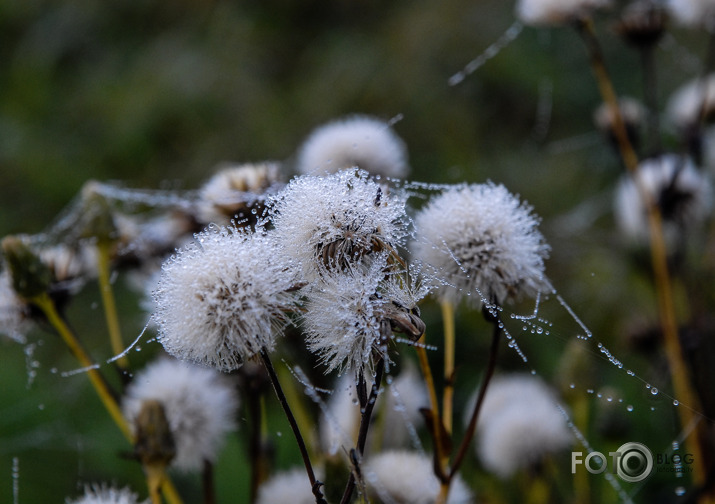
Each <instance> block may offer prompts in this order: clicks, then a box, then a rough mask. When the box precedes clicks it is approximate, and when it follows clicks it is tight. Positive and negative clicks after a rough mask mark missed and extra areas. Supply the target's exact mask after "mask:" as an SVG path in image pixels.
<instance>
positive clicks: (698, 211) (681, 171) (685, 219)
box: [615, 154, 712, 244]
mask: <svg viewBox="0 0 715 504" xmlns="http://www.w3.org/2000/svg"><path fill="white" fill-rule="evenodd" d="M635 177H638V180H639V182H640V184H641V187H642V188H643V189H644V190H645V191H646V192H647V194H648V195H649V197H650V198H654V199H655V201H656V202H657V203H658V205H659V208H660V211H661V216H662V218H663V231H664V233H665V238H666V240H667V241H668V242H669V243H671V244H674V243H676V241H677V240H678V239H679V238H680V237H681V236H682V233H683V231H687V230H689V229H692V228H693V227H697V225H698V224H700V223H702V221H703V220H704V219H705V218H706V217H707V216H708V215H709V213H710V209H711V207H712V187H711V183H710V180H709V179H708V178H707V177H705V176H704V175H703V174H702V173H700V172H699V171H698V170H697V168H695V165H694V164H693V162H692V161H691V160H690V159H689V158H686V157H683V156H679V155H676V154H665V155H662V156H659V157H657V158H652V159H648V160H645V161H643V162H641V164H640V165H639V166H638V171H637V172H636V174H635ZM615 217H616V221H617V223H618V225H619V228H620V229H621V231H622V232H623V234H624V235H625V236H627V237H629V238H630V239H631V240H633V241H634V242H636V243H641V244H642V243H647V241H648V238H649V236H650V235H649V227H648V208H647V205H646V203H645V202H644V201H643V198H642V197H641V193H640V191H639V190H638V186H637V185H636V182H635V181H634V179H633V178H632V177H624V178H623V179H622V180H621V182H620V183H619V185H618V187H617V188H616V195H615Z"/></svg>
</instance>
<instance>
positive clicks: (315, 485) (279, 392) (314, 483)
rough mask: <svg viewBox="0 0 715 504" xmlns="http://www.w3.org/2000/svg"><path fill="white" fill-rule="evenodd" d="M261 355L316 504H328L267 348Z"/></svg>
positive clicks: (262, 350) (263, 349)
mask: <svg viewBox="0 0 715 504" xmlns="http://www.w3.org/2000/svg"><path fill="white" fill-rule="evenodd" d="M260 355H261V360H262V361H263V365H264V366H265V367H266V371H267V372H268V377H269V378H270V379H271V383H272V384H273V390H275V392H276V396H277V397H278V402H279V403H280V405H281V407H282V408H283V412H284V413H285V415H286V418H287V419H288V423H289V424H290V428H291V430H292V431H293V435H294V436H295V440H296V442H297V443H298V449H299V450H300V454H301V456H302V457H303V464H304V465H305V471H306V472H307V473H308V479H309V480H310V486H311V488H312V490H313V495H315V502H316V504H327V503H326V502H325V499H324V498H323V494H322V492H321V491H320V487H321V486H322V485H323V484H322V483H321V482H320V481H318V480H316V479H315V472H314V471H313V465H312V464H311V463H310V456H309V455H308V449H307V448H306V447H305V441H303V436H302V435H301V434H300V429H299V428H298V424H297V422H296V421H295V417H294V416H293V412H292V411H291V409H290V406H289V405H288V401H287V400H286V396H285V394H284V393H283V389H282V388H281V384H280V382H279V381H278V376H277V375H276V371H275V369H274V368H273V364H272V363H271V358H270V357H269V356H268V351H267V350H266V349H265V348H262V349H261V351H260Z"/></svg>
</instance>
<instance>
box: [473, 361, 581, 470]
mask: <svg viewBox="0 0 715 504" xmlns="http://www.w3.org/2000/svg"><path fill="white" fill-rule="evenodd" d="M475 402H476V394H474V396H473V397H472V399H471V401H470V403H471V406H470V407H468V408H467V409H466V411H467V412H468V414H471V411H472V409H473V405H474V403H475ZM557 402H558V401H557V398H556V395H555V394H554V392H553V391H552V390H551V389H550V388H549V387H548V386H547V385H546V384H545V383H544V382H543V381H542V380H541V379H540V378H538V377H535V376H532V375H522V374H513V375H509V376H496V377H494V379H493V380H492V381H491V383H490V384H489V388H488V389H487V393H486V396H485V397H484V402H483V403H482V409H481V411H480V414H479V422H478V424H477V443H476V451H477V455H478V456H479V459H480V460H481V462H482V464H483V465H484V467H485V468H486V469H487V470H488V471H490V472H492V473H494V474H496V475H497V476H499V477H501V478H507V477H509V476H511V475H512V474H514V473H515V472H516V471H518V470H520V469H523V468H525V467H527V466H529V465H531V464H535V463H537V462H539V461H540V460H541V458H542V457H544V456H545V455H547V454H549V453H553V452H556V451H559V450H562V449H565V448H567V447H568V446H570V445H571V443H572V442H573V439H572V435H571V431H570V430H569V428H568V426H567V425H566V421H565V419H564V417H563V415H562V413H561V412H560V411H559V409H558V407H557ZM468 420H469V419H468V418H465V424H466V423H468Z"/></svg>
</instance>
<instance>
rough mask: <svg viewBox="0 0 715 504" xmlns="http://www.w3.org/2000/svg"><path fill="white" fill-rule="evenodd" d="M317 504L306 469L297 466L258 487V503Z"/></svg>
mask: <svg viewBox="0 0 715 504" xmlns="http://www.w3.org/2000/svg"><path fill="white" fill-rule="evenodd" d="M288 502H290V503H291V504H315V496H314V495H313V492H312V490H311V488H310V480H308V476H307V475H306V472H305V469H304V468H302V467H300V468H298V467H296V468H295V469H291V470H290V471H286V472H282V473H278V474H276V475H275V476H273V477H272V478H271V479H269V480H268V481H266V482H265V483H263V484H262V485H261V486H260V487H259V489H258V497H257V500H256V504H285V503H288Z"/></svg>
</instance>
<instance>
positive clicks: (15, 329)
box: [0, 269, 29, 343]
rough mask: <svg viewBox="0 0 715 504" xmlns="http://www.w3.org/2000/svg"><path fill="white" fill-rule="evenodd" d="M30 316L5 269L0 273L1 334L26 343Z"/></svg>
mask: <svg viewBox="0 0 715 504" xmlns="http://www.w3.org/2000/svg"><path fill="white" fill-rule="evenodd" d="M28 316H29V307H28V306H27V304H25V303H24V302H23V301H22V299H20V297H19V296H18V295H17V293H16V292H15V289H14V288H13V286H12V277H11V276H10V272H9V271H8V270H7V269H4V270H3V271H2V272H0V334H4V335H5V336H8V337H10V338H11V339H13V340H15V341H16V342H18V343H24V342H25V333H26V332H27V329H28V324H29V322H28V320H27V317H28Z"/></svg>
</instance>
